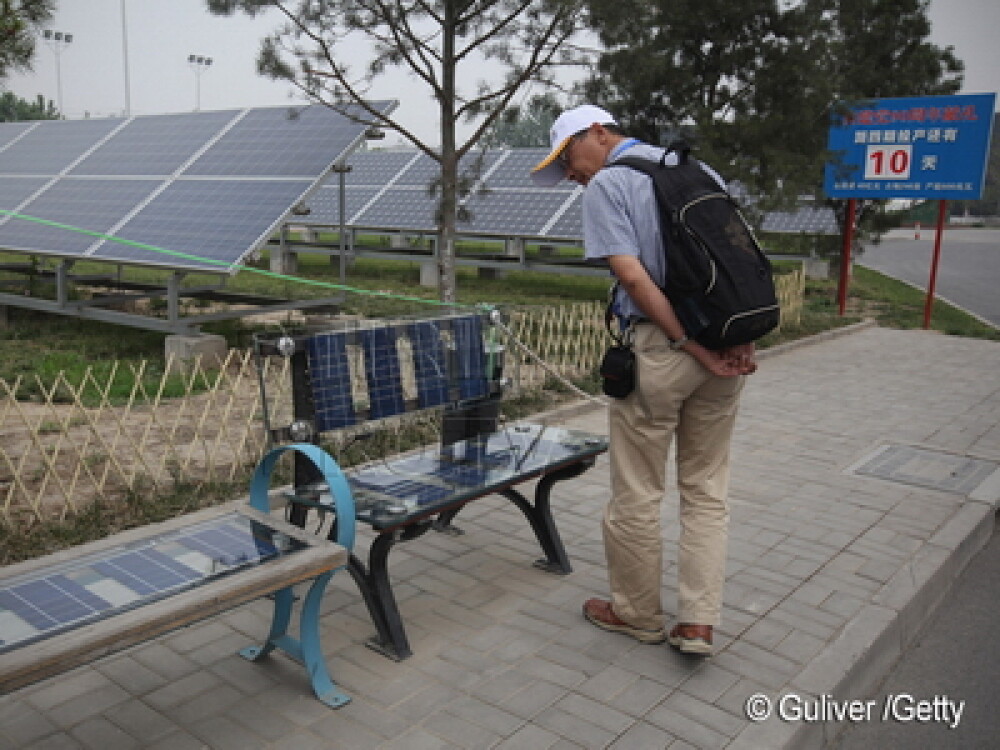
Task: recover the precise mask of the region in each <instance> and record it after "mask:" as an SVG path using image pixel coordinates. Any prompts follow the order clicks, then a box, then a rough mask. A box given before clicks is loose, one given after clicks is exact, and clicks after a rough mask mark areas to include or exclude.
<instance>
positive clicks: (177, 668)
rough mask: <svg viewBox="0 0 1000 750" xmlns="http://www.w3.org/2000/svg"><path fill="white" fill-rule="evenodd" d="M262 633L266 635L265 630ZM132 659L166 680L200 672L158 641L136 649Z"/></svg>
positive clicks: (187, 660)
mask: <svg viewBox="0 0 1000 750" xmlns="http://www.w3.org/2000/svg"><path fill="white" fill-rule="evenodd" d="M263 632H265V633H266V632H267V630H266V629H265V630H264V631H263ZM132 658H133V659H135V660H136V661H137V662H139V663H140V664H142V665H143V666H144V667H146V668H148V669H151V670H153V671H154V672H156V673H157V674H160V675H163V677H165V678H166V679H168V680H178V679H180V678H182V677H185V676H187V675H190V674H192V673H194V672H198V671H200V667H199V666H198V665H197V664H195V663H194V662H193V661H191V660H190V659H188V658H186V657H184V656H181V655H180V654H178V653H177V652H176V651H174V650H173V649H171V648H168V647H167V646H166V644H164V643H162V642H160V641H152V642H150V643H147V644H144V645H142V646H139V647H137V648H136V649H135V650H134V651H133V652H132Z"/></svg>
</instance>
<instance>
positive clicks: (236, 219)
mask: <svg viewBox="0 0 1000 750" xmlns="http://www.w3.org/2000/svg"><path fill="white" fill-rule="evenodd" d="M308 189H309V183H308V182H307V181H304V180H288V181H263V180H261V181H256V180H248V181H238V182H230V181H224V180H191V181H176V182H173V183H171V184H170V185H169V186H168V187H167V188H166V190H164V191H163V192H162V193H160V194H159V195H157V196H156V197H155V198H153V200H152V201H150V202H149V203H148V204H147V205H146V206H145V207H143V208H142V210H141V211H139V212H138V213H137V214H136V215H135V216H134V217H133V218H131V219H130V220H129V221H128V222H127V223H126V224H125V226H123V227H122V228H121V229H119V230H118V231H117V232H116V233H115V234H116V236H117V237H119V238H122V239H125V240H132V241H135V242H141V243H144V244H148V245H152V246H154V247H159V248H164V249H166V250H172V251H176V252H180V253H187V254H191V255H196V256H199V257H202V258H209V259H212V260H217V261H219V263H220V265H213V264H210V263H203V262H201V261H197V260H191V259H184V258H179V257H175V256H170V255H166V254H163V253H158V252H156V251H154V250H146V249H143V248H140V247H134V246H129V245H122V244H121V243H117V242H111V241H105V242H103V243H102V244H101V245H99V246H98V247H97V249H96V250H95V251H93V252H92V255H93V257H94V258H97V259H104V260H124V261H127V262H134V263H148V264H156V265H163V266H169V267H171V268H193V269H202V270H214V271H218V270H220V268H221V269H226V268H228V267H229V265H230V264H231V263H232V262H233V261H234V259H237V258H239V257H241V256H242V255H243V254H244V253H245V252H246V250H247V248H248V247H253V246H255V245H256V244H258V243H259V242H260V241H261V239H262V238H265V239H266V237H267V236H268V235H269V234H270V232H271V231H272V229H273V228H274V221H275V214H274V208H275V206H279V205H280V206H284V207H286V208H287V207H288V206H292V205H294V204H295V203H296V201H298V200H299V198H300V197H301V196H302V194H303V193H304V192H305V191H306V190H308Z"/></svg>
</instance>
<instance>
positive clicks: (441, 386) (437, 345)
mask: <svg viewBox="0 0 1000 750" xmlns="http://www.w3.org/2000/svg"><path fill="white" fill-rule="evenodd" d="M407 330H408V332H409V336H410V343H411V344H412V346H413V371H414V376H415V377H416V380H417V403H418V404H419V405H420V408H421V409H429V408H431V407H433V406H441V405H442V404H444V403H447V401H448V359H447V356H446V355H445V351H444V343H443V342H442V340H441V327H440V326H439V325H438V323H437V322H432V321H423V322H421V323H414V324H413V325H411V326H409V327H408V329H407Z"/></svg>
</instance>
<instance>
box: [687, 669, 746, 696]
mask: <svg viewBox="0 0 1000 750" xmlns="http://www.w3.org/2000/svg"><path fill="white" fill-rule="evenodd" d="M740 679H741V678H740V676H739V675H738V674H735V673H734V672H730V671H729V670H728V669H723V668H722V667H720V666H719V665H718V664H716V663H715V661H714V660H713V659H706V660H705V663H704V664H702V665H701V666H700V667H698V668H697V670H695V671H694V672H693V673H692V674H691V676H690V677H688V678H687V679H686V680H684V682H682V683H681V684H680V689H681V690H683V691H684V692H685V693H687V694H688V695H693V696H694V697H695V698H700V699H701V700H703V701H705V702H707V703H714V702H715V701H716V700H717V699H718V698H719V697H720V696H721V695H722V694H723V693H725V692H726V691H727V690H728V689H729V688H731V687H732V686H733V685H735V684H736V683H737V682H739V681H740Z"/></svg>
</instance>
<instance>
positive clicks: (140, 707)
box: [105, 698, 279, 745]
mask: <svg viewBox="0 0 1000 750" xmlns="http://www.w3.org/2000/svg"><path fill="white" fill-rule="evenodd" d="M105 716H106V717H107V718H108V719H109V720H110V721H111V722H112V723H114V724H115V726H117V727H118V728H119V729H121V730H122V731H124V732H127V733H128V734H129V735H131V736H132V737H134V738H136V739H138V740H141V741H142V743H143V744H144V745H146V744H149V743H150V742H153V741H155V740H158V739H160V738H161V737H166V736H167V735H169V734H171V733H172V732H175V731H176V730H177V729H178V727H177V724H176V723H175V722H174V721H173V720H172V719H171V718H168V717H167V716H166V715H164V714H163V713H161V712H159V711H157V710H155V709H154V708H151V707H150V706H148V705H147V704H146V703H145V702H143V701H142V700H140V699H138V698H132V699H131V700H128V701H125V702H124V703H120V704H118V705H117V706H115V707H114V710H112V711H108V712H107V713H106V714H105ZM268 719H269V720H270V721H271V722H272V723H277V722H278V721H279V720H278V719H276V718H274V717H268Z"/></svg>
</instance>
